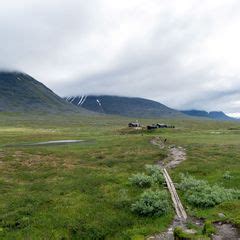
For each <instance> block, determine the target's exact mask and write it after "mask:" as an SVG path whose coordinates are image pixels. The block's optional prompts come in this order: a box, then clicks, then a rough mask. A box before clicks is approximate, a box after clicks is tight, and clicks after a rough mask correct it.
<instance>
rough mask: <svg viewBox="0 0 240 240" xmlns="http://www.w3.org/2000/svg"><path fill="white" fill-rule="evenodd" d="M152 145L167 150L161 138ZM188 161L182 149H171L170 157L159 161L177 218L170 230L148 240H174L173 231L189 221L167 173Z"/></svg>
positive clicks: (152, 142) (155, 139)
mask: <svg viewBox="0 0 240 240" xmlns="http://www.w3.org/2000/svg"><path fill="white" fill-rule="evenodd" d="M151 144H153V145H155V146H158V147H159V148H160V149H164V148H165V144H164V143H163V141H161V139H160V138H159V137H156V138H154V139H152V140H151ZM184 160H186V153H185V150H184V149H183V148H181V147H175V146H173V147H169V150H168V156H167V158H165V159H164V160H163V161H159V162H158V164H159V165H160V166H161V167H162V168H163V176H164V178H165V182H166V184H167V187H168V190H169V192H170V194H171V198H172V202H173V206H174V208H175V212H176V216H175V218H174V221H173V223H172V225H171V226H170V227H169V228H168V230H167V231H166V232H164V233H161V234H159V235H155V236H151V237H149V238H148V240H173V239H174V236H173V230H174V228H175V227H176V226H184V225H185V223H186V220H187V213H186V211H185V210H184V207H183V205H182V203H181V200H180V198H179V196H178V194H177V191H176V188H175V186H174V183H173V181H172V179H171V177H170V175H169V174H168V172H167V169H168V168H174V167H176V166H177V165H178V164H180V163H181V162H182V161H184Z"/></svg>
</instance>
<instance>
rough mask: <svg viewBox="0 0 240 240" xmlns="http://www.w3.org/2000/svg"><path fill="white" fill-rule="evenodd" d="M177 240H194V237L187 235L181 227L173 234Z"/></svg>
mask: <svg viewBox="0 0 240 240" xmlns="http://www.w3.org/2000/svg"><path fill="white" fill-rule="evenodd" d="M173 235H174V239H175V240H192V239H193V238H192V235H190V234H187V233H185V232H184V231H183V229H182V228H181V227H176V228H175V229H174V232H173Z"/></svg>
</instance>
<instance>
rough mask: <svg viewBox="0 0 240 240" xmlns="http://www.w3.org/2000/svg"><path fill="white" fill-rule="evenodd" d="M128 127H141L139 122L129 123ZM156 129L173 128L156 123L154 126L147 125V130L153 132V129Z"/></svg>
mask: <svg viewBox="0 0 240 240" xmlns="http://www.w3.org/2000/svg"><path fill="white" fill-rule="evenodd" d="M128 127H134V128H139V127H142V126H141V124H140V123H139V122H131V123H129V124H128ZM157 128H175V126H173V125H167V124H164V123H156V124H152V125H147V130H153V129H157Z"/></svg>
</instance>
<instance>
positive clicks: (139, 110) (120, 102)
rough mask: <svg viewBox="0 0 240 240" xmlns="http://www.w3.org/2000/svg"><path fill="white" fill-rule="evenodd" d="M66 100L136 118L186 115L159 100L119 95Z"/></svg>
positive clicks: (106, 112)
mask: <svg viewBox="0 0 240 240" xmlns="http://www.w3.org/2000/svg"><path fill="white" fill-rule="evenodd" d="M65 99H66V100H67V101H69V102H71V103H73V104H75V105H77V106H81V107H83V108H86V109H88V110H91V111H95V112H100V113H105V114H114V115H121V116H127V117H136V118H157V117H169V118H171V117H186V116H185V115H184V114H182V113H181V112H179V111H177V110H174V109H171V108H169V107H167V106H165V105H163V104H161V103H159V102H156V101H152V100H148V99H144V98H132V97H121V96H107V95H102V96H78V97H67V98H65Z"/></svg>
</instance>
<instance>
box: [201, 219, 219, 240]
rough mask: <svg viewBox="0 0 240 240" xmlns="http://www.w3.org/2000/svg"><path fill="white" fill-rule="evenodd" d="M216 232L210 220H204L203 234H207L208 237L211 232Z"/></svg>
mask: <svg viewBox="0 0 240 240" xmlns="http://www.w3.org/2000/svg"><path fill="white" fill-rule="evenodd" d="M214 233H216V229H215V227H214V226H213V224H212V222H211V221H206V222H205V224H204V226H203V234H205V235H207V236H208V237H211V235H212V234H214Z"/></svg>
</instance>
